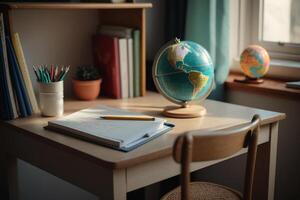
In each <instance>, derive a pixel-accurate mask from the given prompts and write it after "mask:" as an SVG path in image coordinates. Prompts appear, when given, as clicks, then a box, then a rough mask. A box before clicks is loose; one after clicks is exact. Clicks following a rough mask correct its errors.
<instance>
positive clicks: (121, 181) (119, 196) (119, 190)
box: [113, 169, 127, 200]
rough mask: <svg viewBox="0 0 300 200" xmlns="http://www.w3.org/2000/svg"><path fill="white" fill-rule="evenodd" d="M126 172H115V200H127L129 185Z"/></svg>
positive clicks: (122, 170)
mask: <svg viewBox="0 0 300 200" xmlns="http://www.w3.org/2000/svg"><path fill="white" fill-rule="evenodd" d="M126 182H127V181H126V170H125V169H121V170H114V171H113V195H114V198H113V199H114V200H126V193H127V184H126Z"/></svg>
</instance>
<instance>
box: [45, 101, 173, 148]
mask: <svg viewBox="0 0 300 200" xmlns="http://www.w3.org/2000/svg"><path fill="white" fill-rule="evenodd" d="M105 115H142V114H138V113H134V112H129V111H126V110H122V109H118V108H113V107H108V106H102V105H101V106H96V107H92V108H88V109H84V110H80V111H78V112H75V113H73V114H70V115H68V116H65V117H61V118H58V119H56V120H53V121H49V122H48V126H46V127H45V129H48V130H52V131H56V132H59V133H63V134H68V135H70V136H74V137H77V138H80V139H83V140H87V141H90V142H94V143H97V144H101V145H104V146H107V147H110V148H113V149H117V150H120V151H125V152H127V151H130V150H132V149H135V148H137V147H138V146H140V145H142V144H144V143H146V142H148V141H150V140H152V139H154V138H156V137H158V136H160V135H162V134H163V133H166V132H168V131H170V130H171V129H172V127H174V125H173V124H170V123H167V122H166V120H164V119H162V118H155V120H154V121H137V120H107V119H103V118H101V116H105Z"/></svg>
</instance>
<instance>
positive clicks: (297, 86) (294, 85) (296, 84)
mask: <svg viewBox="0 0 300 200" xmlns="http://www.w3.org/2000/svg"><path fill="white" fill-rule="evenodd" d="M286 87H288V88H293V89H300V81H293V82H286Z"/></svg>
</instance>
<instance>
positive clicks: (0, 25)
mask: <svg viewBox="0 0 300 200" xmlns="http://www.w3.org/2000/svg"><path fill="white" fill-rule="evenodd" d="M0 37H1V54H2V55H1V56H2V58H1V59H3V60H2V63H3V67H4V69H3V73H4V75H5V77H3V81H4V82H5V83H4V82H3V83H2V84H4V85H5V87H6V86H7V92H8V97H9V102H8V104H9V105H8V106H9V109H10V110H11V117H10V119H15V118H17V117H18V113H17V107H16V102H15V97H14V91H13V87H12V82H11V77H10V74H9V65H8V58H7V51H6V42H5V27H4V18H3V13H0Z"/></svg>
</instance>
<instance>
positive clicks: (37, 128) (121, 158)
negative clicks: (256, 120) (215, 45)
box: [0, 92, 285, 168]
mask: <svg viewBox="0 0 300 200" xmlns="http://www.w3.org/2000/svg"><path fill="white" fill-rule="evenodd" d="M97 104H98V105H99V104H102V105H108V106H113V107H119V108H123V109H128V110H132V111H135V112H141V113H144V114H147V115H152V116H159V117H163V116H162V115H161V111H162V110H163V108H164V107H165V106H167V105H171V104H172V103H170V102H169V101H167V100H166V99H164V98H163V97H162V96H161V95H159V94H157V93H153V92H147V95H146V96H145V97H138V98H133V99H123V100H112V99H101V98H100V99H98V100H96V101H77V100H66V101H65V115H68V114H70V113H72V112H75V111H78V110H81V109H84V108H88V107H92V106H95V105H97ZM204 106H205V107H206V109H207V114H206V115H205V116H204V117H200V118H191V119H175V118H166V119H167V120H168V121H170V122H172V123H174V124H175V128H174V129H173V130H172V131H171V132H168V133H166V134H164V135H162V136H160V137H158V138H156V139H154V140H152V141H150V142H148V143H146V144H144V145H142V146H140V147H138V148H137V149H135V150H132V151H130V152H127V153H125V152H120V151H116V150H113V149H110V148H106V147H103V146H100V145H97V144H93V143H89V142H86V141H83V140H79V139H76V138H73V137H70V136H67V135H63V134H59V133H56V132H51V131H48V130H45V129H44V128H43V127H44V126H46V125H47V122H48V121H49V120H53V119H54V118H47V117H41V116H40V115H35V116H32V117H28V118H23V119H17V120H13V121H10V122H1V123H0V124H1V125H5V126H8V127H9V128H12V129H15V130H16V131H18V132H19V133H20V134H26V135H28V136H31V137H34V138H36V139H38V140H40V141H41V142H47V143H48V144H49V143H50V144H53V145H58V146H59V147H63V148H65V149H66V150H70V151H72V152H74V153H77V154H78V156H84V157H86V158H88V159H91V160H93V161H95V162H97V163H99V164H101V165H103V166H105V167H109V168H124V167H129V166H133V165H136V164H138V163H141V162H146V161H149V160H153V159H157V158H161V157H165V156H169V155H171V152H172V145H173V142H174V140H175V138H176V136H177V135H178V134H182V133H184V132H186V131H192V130H202V131H205V130H214V129H219V128H228V127H232V126H235V125H239V124H241V123H245V122H249V121H250V120H251V118H252V116H253V115H254V114H259V115H260V116H261V118H262V124H269V123H273V122H276V121H279V120H282V119H284V118H285V114H283V113H278V112H271V111H266V110H261V109H255V108H250V107H245V106H239V105H234V104H229V103H223V102H218V101H213V100H205V101H204Z"/></svg>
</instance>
